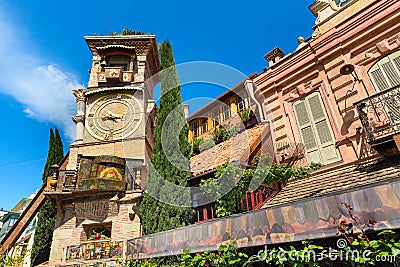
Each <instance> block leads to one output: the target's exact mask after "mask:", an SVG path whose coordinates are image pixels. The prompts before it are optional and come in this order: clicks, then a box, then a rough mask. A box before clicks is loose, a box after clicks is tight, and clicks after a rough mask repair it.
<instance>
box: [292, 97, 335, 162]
mask: <svg viewBox="0 0 400 267" xmlns="http://www.w3.org/2000/svg"><path fill="white" fill-rule="evenodd" d="M293 109H294V113H295V115H296V120H297V125H298V127H299V132H300V136H301V139H302V141H303V144H304V147H305V152H306V155H307V162H308V163H311V162H316V163H317V162H320V163H323V164H330V163H333V162H336V161H338V160H340V159H341V157H340V153H339V151H338V149H337V148H336V146H335V138H334V135H333V131H332V128H331V125H330V123H329V120H328V116H327V114H326V110H325V107H324V104H323V102H322V99H321V95H320V93H318V92H316V93H312V94H310V95H308V96H307V97H305V98H304V99H301V100H298V101H297V102H295V103H294V104H293Z"/></svg>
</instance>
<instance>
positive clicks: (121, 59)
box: [106, 56, 130, 71]
mask: <svg viewBox="0 0 400 267" xmlns="http://www.w3.org/2000/svg"><path fill="white" fill-rule="evenodd" d="M106 61H107V66H108V67H122V70H123V71H129V64H130V57H128V56H109V57H107V58H106Z"/></svg>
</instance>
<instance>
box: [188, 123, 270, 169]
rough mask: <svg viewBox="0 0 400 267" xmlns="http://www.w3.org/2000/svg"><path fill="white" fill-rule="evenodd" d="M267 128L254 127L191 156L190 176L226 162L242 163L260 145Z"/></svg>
mask: <svg viewBox="0 0 400 267" xmlns="http://www.w3.org/2000/svg"><path fill="white" fill-rule="evenodd" d="M267 128H268V126H260V125H256V126H254V127H252V128H250V129H247V130H245V131H243V132H241V133H240V134H238V135H237V136H235V137H233V138H230V139H229V140H227V141H225V142H222V143H220V144H218V145H216V146H214V147H213V148H210V149H208V150H206V151H203V152H202V153H200V154H198V155H195V156H193V157H192V158H191V159H190V169H191V171H192V176H197V175H199V174H202V173H204V172H207V171H210V170H213V169H215V168H216V167H218V166H220V165H222V164H224V163H225V162H227V161H228V162H234V161H236V162H240V163H244V161H247V159H248V158H249V156H250V154H251V153H252V152H253V150H254V149H255V147H257V145H258V144H259V143H260V140H261V138H260V137H261V131H263V132H265V131H267ZM263 136H264V134H263Z"/></svg>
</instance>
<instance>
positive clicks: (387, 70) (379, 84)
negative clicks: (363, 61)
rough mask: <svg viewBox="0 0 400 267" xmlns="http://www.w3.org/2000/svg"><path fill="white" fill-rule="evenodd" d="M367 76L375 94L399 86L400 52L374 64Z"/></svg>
mask: <svg viewBox="0 0 400 267" xmlns="http://www.w3.org/2000/svg"><path fill="white" fill-rule="evenodd" d="M368 75H369V77H370V79H371V81H372V83H373V85H374V87H375V90H376V91H377V92H380V91H383V90H386V89H389V88H391V87H395V86H398V85H400V51H397V52H395V53H393V54H390V55H388V56H386V57H384V58H382V59H381V60H379V61H378V62H376V63H375V64H374V65H373V66H372V68H371V69H370V70H369V72H368Z"/></svg>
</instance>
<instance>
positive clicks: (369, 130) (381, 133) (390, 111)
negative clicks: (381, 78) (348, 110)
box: [354, 85, 400, 143]
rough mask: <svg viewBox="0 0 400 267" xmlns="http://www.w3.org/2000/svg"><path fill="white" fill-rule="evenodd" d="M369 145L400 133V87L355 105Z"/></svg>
mask: <svg viewBox="0 0 400 267" xmlns="http://www.w3.org/2000/svg"><path fill="white" fill-rule="evenodd" d="M354 105H355V106H356V108H357V111H358V115H359V117H360V120H361V123H362V125H363V127H364V131H365V134H366V137H367V139H368V142H369V143H377V142H379V141H381V140H383V139H385V138H387V137H390V136H393V135H395V134H397V133H400V85H398V86H396V87H393V88H390V89H387V90H385V91H382V92H379V93H377V94H375V95H372V96H370V97H367V98H366V99H363V100H361V101H358V102H356V103H354Z"/></svg>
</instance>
